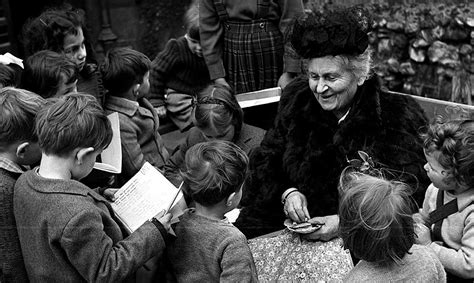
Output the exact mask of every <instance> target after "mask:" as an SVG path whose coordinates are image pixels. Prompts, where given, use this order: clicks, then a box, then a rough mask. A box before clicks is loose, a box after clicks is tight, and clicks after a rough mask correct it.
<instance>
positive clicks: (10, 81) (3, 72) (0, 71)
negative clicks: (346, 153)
mask: <svg viewBox="0 0 474 283" xmlns="http://www.w3.org/2000/svg"><path fill="white" fill-rule="evenodd" d="M13 66H15V64H8V65H5V64H0V84H1V85H2V87H6V86H12V87H15V86H17V83H18V80H19V78H18V77H20V76H19V74H20V73H21V72H19V71H18V70H15V69H14V68H15V67H13ZM18 68H20V67H18Z"/></svg>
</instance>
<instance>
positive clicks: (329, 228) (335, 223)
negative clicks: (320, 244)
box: [303, 214, 339, 241]
mask: <svg viewBox="0 0 474 283" xmlns="http://www.w3.org/2000/svg"><path fill="white" fill-rule="evenodd" d="M308 222H310V223H324V225H322V226H321V228H320V229H318V230H317V231H315V232H313V233H311V234H307V235H304V236H303V238H305V239H306V240H311V241H316V240H320V241H329V240H331V239H332V238H335V237H336V236H337V230H338V228H339V216H338V215H337V214H335V215H328V216H323V217H314V218H311V219H310V220H309V221H308Z"/></svg>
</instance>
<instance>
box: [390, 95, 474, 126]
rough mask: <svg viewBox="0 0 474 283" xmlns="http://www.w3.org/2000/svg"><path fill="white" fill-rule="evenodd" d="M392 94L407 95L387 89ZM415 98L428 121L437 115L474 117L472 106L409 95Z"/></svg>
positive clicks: (459, 117)
mask: <svg viewBox="0 0 474 283" xmlns="http://www.w3.org/2000/svg"><path fill="white" fill-rule="evenodd" d="M388 93H390V94H394V95H409V94H405V93H401V92H394V91H388ZM410 96H411V97H413V98H414V99H415V101H416V102H418V104H420V106H421V108H423V110H424V111H425V113H426V116H427V118H428V120H429V121H431V120H432V119H433V118H435V117H436V116H438V115H441V116H443V117H449V118H451V119H474V106H473V105H467V104H460V103H455V102H450V101H444V100H438V99H433V98H428V97H422V96H416V95H410Z"/></svg>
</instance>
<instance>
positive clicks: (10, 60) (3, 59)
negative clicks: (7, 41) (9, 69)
mask: <svg viewBox="0 0 474 283" xmlns="http://www.w3.org/2000/svg"><path fill="white" fill-rule="evenodd" d="M0 63H1V64H4V65H8V64H16V65H18V66H20V67H21V68H22V69H23V68H24V67H23V60H22V59H20V58H18V57H15V56H14V55H12V54H10V53H9V52H7V53H5V54H3V55H0Z"/></svg>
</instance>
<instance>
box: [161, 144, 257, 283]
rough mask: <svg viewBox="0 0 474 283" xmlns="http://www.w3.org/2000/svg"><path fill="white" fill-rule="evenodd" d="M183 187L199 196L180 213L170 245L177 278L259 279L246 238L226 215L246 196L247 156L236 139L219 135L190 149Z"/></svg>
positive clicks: (171, 258) (191, 196) (205, 279)
mask: <svg viewBox="0 0 474 283" xmlns="http://www.w3.org/2000/svg"><path fill="white" fill-rule="evenodd" d="M185 162H186V171H184V172H181V175H182V177H183V181H184V184H183V193H184V194H185V195H188V196H189V197H190V198H191V199H192V200H194V202H195V208H191V209H189V210H187V211H185V213H184V214H183V215H182V216H180V217H179V221H180V222H179V223H177V224H176V226H175V227H174V231H175V232H176V239H175V240H174V241H172V242H171V243H170V245H169V248H167V255H168V260H169V263H170V265H171V269H170V271H171V272H172V273H173V276H175V277H176V278H175V279H176V280H177V281H178V282H190V281H195V282H237V281H238V282H256V281H257V273H256V268H255V263H254V261H253V257H252V254H251V252H250V249H249V246H248V245H247V239H246V238H245V236H244V234H242V233H241V232H240V231H239V229H237V228H236V227H235V226H234V225H232V224H231V223H230V222H229V220H228V219H227V218H226V217H225V216H224V214H225V213H227V212H229V211H231V210H232V209H234V208H236V207H237V205H238V204H239V202H240V199H241V197H242V186H243V183H244V180H245V177H246V175H247V168H248V157H247V155H246V154H245V152H244V151H242V150H241V149H240V148H239V147H238V146H237V145H235V144H234V143H232V142H228V141H221V140H215V141H210V142H205V143H199V144H196V145H194V146H192V147H191V148H190V149H189V150H188V151H187V153H186V158H185Z"/></svg>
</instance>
